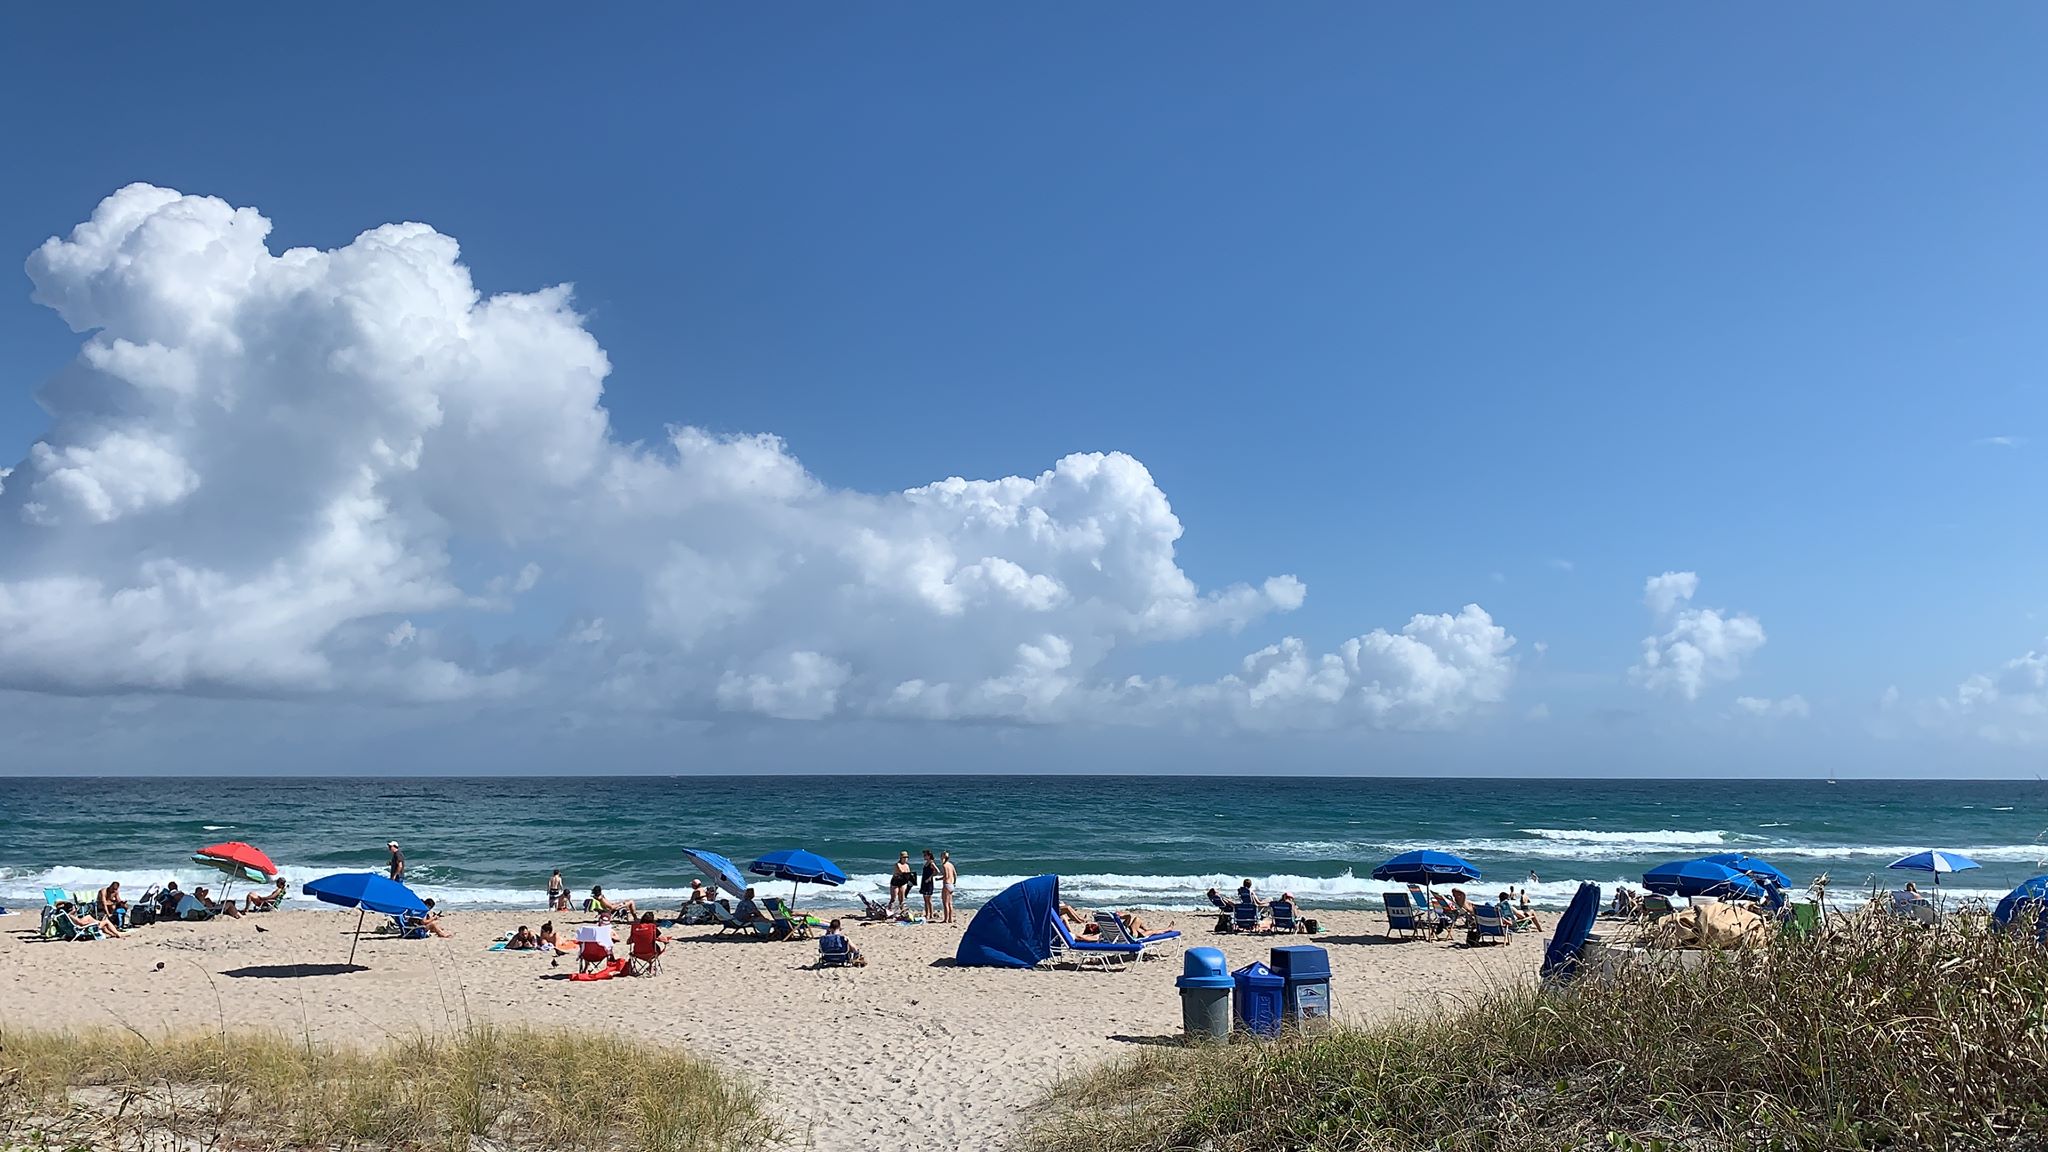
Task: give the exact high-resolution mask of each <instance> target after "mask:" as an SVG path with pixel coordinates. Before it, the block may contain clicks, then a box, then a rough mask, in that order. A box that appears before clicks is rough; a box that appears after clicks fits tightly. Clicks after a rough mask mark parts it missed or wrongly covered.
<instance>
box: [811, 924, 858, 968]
mask: <svg viewBox="0 0 2048 1152" xmlns="http://www.w3.org/2000/svg"><path fill="white" fill-rule="evenodd" d="M851 963H853V942H852V941H851V940H848V939H847V938H846V937H845V936H842V935H840V934H839V933H837V932H827V933H825V934H824V935H823V936H820V937H818V965H817V966H818V967H820V968H843V967H845V966H846V965H848V964H851Z"/></svg>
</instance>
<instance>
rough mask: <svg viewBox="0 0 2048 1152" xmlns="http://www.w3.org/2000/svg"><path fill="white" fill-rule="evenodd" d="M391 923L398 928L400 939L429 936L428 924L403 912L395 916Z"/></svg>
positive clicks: (422, 938) (423, 938)
mask: <svg viewBox="0 0 2048 1152" xmlns="http://www.w3.org/2000/svg"><path fill="white" fill-rule="evenodd" d="M391 923H392V924H393V925H395V926H396V927H397V928H398V938H399V939H400V940H425V939H426V938H427V935H428V933H427V926H426V925H425V924H422V923H420V922H419V921H417V920H415V919H413V918H412V917H411V916H408V915H406V914H404V913H403V912H401V913H399V914H398V915H396V916H393V917H392V918H391Z"/></svg>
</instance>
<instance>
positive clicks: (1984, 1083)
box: [1025, 916, 2048, 1152]
mask: <svg viewBox="0 0 2048 1152" xmlns="http://www.w3.org/2000/svg"><path fill="white" fill-rule="evenodd" d="M1403 946H1404V947H1430V945H1427V944H1409V945H1403ZM1513 946H1514V947H1525V946H1527V945H1524V944H1521V943H1517V944H1515V945H1513ZM1354 957H1355V959H1354ZM1347 961H1348V962H1356V963H1370V962H1371V957H1370V952H1369V951H1366V952H1363V953H1353V954H1351V955H1349V956H1340V957H1339V958H1338V960H1337V962H1338V963H1344V962H1347ZM2044 1014H2048V949H2043V948H2042V947H2040V946H2038V945H2036V944H2034V943H2033V942H2032V940H2031V934H2029V933H1995V932H1992V931H1990V930H1988V926H1987V924H1986V921H1985V919H1984V918H1983V917H1981V916H1978V917H1974V918H1973V917H1962V916H1957V917H1951V918H1950V919H1949V920H1948V921H1947V922H1946V923H1945V924H1944V925H1943V926H1942V927H1940V928H1938V929H1932V930H1930V929H1915V928H1909V927H1906V926H1903V925H1901V924H1899V923H1898V922H1897V921H1896V920H1895V919H1892V918H1888V917H1868V918H1865V919H1863V920H1861V921H1859V922H1857V923H1855V924H1854V925H1852V926H1849V927H1848V928H1847V929H1846V930H1838V931H1834V932H1831V933H1828V934H1825V935H1822V936H1817V937H1815V938H1812V939H1808V940H1800V939H1794V938H1782V939H1780V938H1773V939H1772V940H1771V942H1770V943H1769V944H1768V945H1767V946H1765V947H1762V948H1759V949H1756V950H1754V951H1749V952H1732V953H1724V954H1719V955H1716V956H1714V957H1713V958H1712V960H1711V962H1710V963H1708V964H1706V965H1704V966H1701V967H1699V968H1695V969H1688V968H1681V967H1678V966H1676V965H1671V964H1648V963H1645V964H1629V965H1624V966H1622V967H1621V968H1620V969H1618V970H1617V971H1616V972H1614V973H1613V974H1611V975H1608V976H1603V977H1601V978H1599V979H1588V980H1584V981H1581V982H1579V983H1577V984H1575V985H1573V986H1571V987H1569V988H1566V989H1562V990H1550V991H1545V990H1540V989H1538V988H1536V987H1535V986H1534V985H1533V983H1532V984H1528V985H1523V986H1518V987H1511V988H1501V989H1497V990H1495V991H1493V992H1491V993H1488V994H1487V995H1485V996H1483V997H1481V998H1480V999H1478V1000H1477V1001H1475V1002H1473V1003H1471V1004H1469V1005H1468V1006H1466V1007H1464V1008H1462V1009H1459V1010H1455V1011H1447V1012H1443V1013H1437V1014H1431V1015H1418V1016H1411V1017H1408V1018H1406V1019H1401V1020H1397V1021H1390V1022H1384V1023H1381V1024H1378V1025H1376V1026H1373V1027H1370V1028H1361V1029H1351V1028H1344V1029H1337V1030H1332V1031H1328V1032H1324V1033H1321V1034H1317V1035H1312V1036H1306V1037H1292V1038H1287V1039H1283V1040H1281V1041H1278V1042H1274V1043H1269V1044H1254V1043H1239V1044H1232V1045H1229V1046H1223V1047H1212V1048H1204V1049H1185V1050H1184V1049H1178V1048H1154V1049H1148V1050H1147V1051H1144V1052H1142V1053H1140V1054H1137V1055H1135V1056H1132V1057H1129V1058H1126V1059H1123V1060H1121V1061H1118V1062H1116V1063H1113V1064H1111V1065H1109V1066H1106V1067H1103V1068H1100V1069H1097V1070H1094V1071H1089V1072H1084V1073H1079V1074H1077V1075H1075V1076H1073V1077H1071V1078H1069V1079H1067V1080H1065V1081H1064V1082H1062V1083H1061V1084H1059V1085H1058V1086H1057V1087H1056V1088H1055V1089H1054V1091H1053V1092H1052V1093H1051V1096H1050V1098H1049V1099H1048V1100H1047V1101H1046V1105H1045V1107H1044V1108H1043V1110H1042V1111H1041V1115H1042V1116H1043V1117H1044V1119H1043V1120H1041V1121H1040V1122H1039V1123H1038V1124H1037V1125H1036V1126H1035V1127H1034V1128H1033V1129H1032V1130H1031V1131H1030V1132H1029V1133H1028V1135H1027V1137H1026V1140H1025V1146H1026V1147H1028V1148H1030V1149H1033V1150H1034V1152H1098V1150H1100V1152H1107V1150H1109V1149H1116V1150H1117V1152H1149V1150H1166V1149H1204V1150H1210V1152H1264V1150H1269V1149H1270V1150H1279V1149H1365V1150H1379V1149H1386V1150H1394V1149H1487V1150H1491V1152H1520V1150H1529V1152H1536V1150H1541V1152H1560V1150H1563V1149H1578V1148H1600V1149H1628V1150H1640V1152H1649V1150H1653V1149H1654V1150H1665V1149H1669V1150H1674V1152H1675V1150H1693V1149H1700V1150H1705V1149H1738V1148H1739V1149H1750V1148H1757V1149H1906V1148H1913V1149H1923V1148H1943V1149H1980V1148H1981V1149H2034V1148H2048V1015H2044Z"/></svg>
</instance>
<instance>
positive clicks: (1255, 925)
mask: <svg viewBox="0 0 2048 1152" xmlns="http://www.w3.org/2000/svg"><path fill="white" fill-rule="evenodd" d="M1261 921H1262V918H1261V917H1260V915H1259V906H1258V904H1257V903H1256V902H1254V901H1251V900H1239V901H1238V902H1237V906H1236V907H1235V908H1232V909H1231V910H1230V926H1231V927H1232V928H1235V929H1237V930H1238V931H1239V932H1257V931H1258V930H1259V926H1260V923H1261Z"/></svg>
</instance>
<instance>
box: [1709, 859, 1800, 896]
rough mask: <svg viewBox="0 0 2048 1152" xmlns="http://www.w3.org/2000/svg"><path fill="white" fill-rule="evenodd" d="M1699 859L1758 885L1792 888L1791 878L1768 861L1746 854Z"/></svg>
mask: <svg viewBox="0 0 2048 1152" xmlns="http://www.w3.org/2000/svg"><path fill="white" fill-rule="evenodd" d="M1700 859H1702V860H1705V861H1707V862H1709V863H1712V864H1721V865H1725V866H1727V867H1729V868H1733V869H1735V870H1736V871H1737V872H1740V873H1742V874H1743V875H1744V876H1747V877H1749V878H1750V879H1751V880H1754V881H1756V882H1757V883H1759V884H1775V885H1777V886H1778V887H1780V888H1790V887H1792V878H1791V877H1790V876H1787V875H1785V874H1784V873H1783V872H1780V871H1778V869H1777V868H1775V867H1773V866H1772V865H1771V863H1770V861H1768V860H1759V859H1758V858H1756V857H1755V856H1751V855H1750V854H1749V853H1747V852H1717V853H1715V854H1714V855H1712V856H1702V857H1700Z"/></svg>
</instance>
